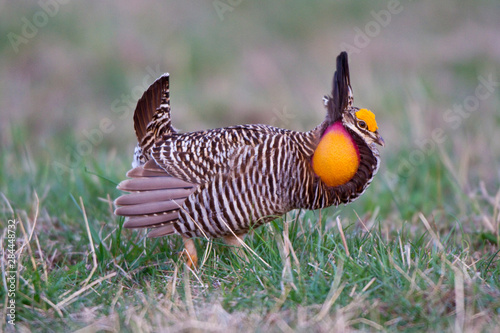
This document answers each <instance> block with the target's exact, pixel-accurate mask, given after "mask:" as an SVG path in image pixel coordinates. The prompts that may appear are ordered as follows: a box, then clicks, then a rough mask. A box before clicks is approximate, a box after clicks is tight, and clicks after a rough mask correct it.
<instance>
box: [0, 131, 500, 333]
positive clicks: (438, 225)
mask: <svg viewBox="0 0 500 333" xmlns="http://www.w3.org/2000/svg"><path fill="white" fill-rule="evenodd" d="M13 137H14V139H13V141H12V145H11V146H7V147H3V148H4V152H7V153H4V154H2V156H1V157H0V159H1V162H2V165H3V166H6V165H18V166H20V168H19V169H18V170H11V169H9V168H2V170H3V171H2V172H3V174H2V175H1V176H2V179H7V178H8V177H10V179H11V180H10V183H11V185H12V189H13V190H12V191H9V193H8V194H7V195H3V198H2V205H3V207H4V209H3V213H2V214H3V216H4V218H5V219H15V220H17V221H19V224H18V226H17V237H18V238H17V242H16V246H17V256H18V265H17V278H18V284H17V286H16V301H17V305H16V316H17V318H16V323H17V324H16V327H17V329H21V328H22V327H24V328H26V329H30V330H42V331H62V330H68V329H70V330H76V329H81V328H83V327H85V328H86V329H88V330H90V331H98V330H111V331H113V330H114V331H117V330H125V331H137V330H141V331H156V330H158V329H160V328H166V327H169V330H172V331H176V330H194V329H199V330H202V331H205V330H209V331H219V330H225V329H231V330H245V331H246V330H252V331H253V330H257V331H267V330H277V331H289V330H299V331H304V330H315V331H329V330H330V329H338V330H352V329H354V330H389V331H391V330H408V331H422V330H426V331H428V330H431V331H441V330H460V329H463V330H466V331H468V330H473V331H489V330H493V328H494V327H496V326H497V325H498V324H499V323H500V317H499V316H500V314H499V311H500V282H499V280H498V276H499V275H500V266H499V265H498V241H499V238H498V224H497V225H496V226H495V227H496V230H497V231H496V233H495V232H492V231H487V230H482V231H481V230H480V229H478V231H476V232H471V231H470V230H469V231H467V230H464V228H467V225H465V226H463V225H462V223H461V221H463V220H464V219H465V218H469V217H470V218H471V219H472V218H475V216H476V215H477V213H478V212H487V211H489V212H490V214H485V215H483V219H487V220H489V221H498V198H499V195H498V194H497V195H496V198H495V197H486V196H485V197H483V198H477V199H472V198H465V197H463V198H462V200H461V201H457V202H450V201H449V200H447V199H446V196H441V197H438V199H437V202H434V203H433V204H430V203H429V206H434V207H438V208H434V209H431V210H430V211H428V212H425V211H426V210H427V209H428V208H426V207H425V205H421V204H424V203H425V201H426V199H425V198H426V197H428V195H429V193H426V191H430V192H435V191H438V190H436V189H434V188H431V189H427V188H425V190H424V188H422V189H421V190H418V191H417V190H416V189H415V188H418V187H417V186H416V185H415V184H414V183H413V182H414V181H415V180H416V179H418V178H424V177H426V176H427V177H433V183H434V185H435V186H436V187H437V188H440V190H439V191H441V192H446V191H453V189H454V188H456V184H454V182H453V180H452V179H450V177H447V175H446V172H444V171H443V170H445V167H444V166H443V165H442V162H441V161H440V159H439V156H434V157H433V158H432V159H430V160H429V162H428V163H427V164H425V165H424V166H423V167H421V168H419V171H418V173H417V174H413V175H412V176H411V177H410V178H409V179H407V181H406V183H404V187H403V188H401V186H403V184H400V185H399V188H391V187H390V186H388V185H386V184H385V185H384V184H383V183H384V180H383V179H380V177H379V178H378V179H377V180H376V181H378V185H375V184H374V185H375V186H374V188H376V191H377V193H375V189H370V190H369V191H368V193H367V194H366V195H365V196H366V198H363V199H362V200H361V201H360V202H358V203H356V204H355V205H356V208H355V211H357V212H362V213H361V216H360V217H356V214H354V213H355V212H354V213H353V211H352V210H351V209H349V208H348V207H351V206H347V207H346V208H343V209H341V211H340V213H339V212H338V211H336V210H335V209H325V210H322V211H321V212H308V211H304V212H298V211H297V212H292V213H289V214H287V216H285V217H283V218H282V219H278V220H276V221H274V222H272V223H270V224H268V225H266V226H264V227H262V228H259V229H257V230H255V231H254V232H253V233H252V234H251V235H250V236H249V237H247V238H246V242H247V244H248V245H249V246H250V248H251V249H253V251H255V254H256V255H253V254H252V253H250V252H247V256H248V260H249V262H246V261H245V260H244V259H241V258H238V257H237V255H235V254H234V253H233V252H232V251H231V249H229V248H228V246H225V245H224V244H221V243H220V242H219V241H217V240H213V241H206V240H204V239H199V240H198V242H197V246H198V250H199V253H200V254H201V253H204V255H203V258H202V259H201V260H200V262H202V265H201V267H200V268H199V270H194V271H192V270H190V269H188V268H187V267H186V266H185V265H184V264H183V261H182V259H180V258H179V254H180V252H181V250H182V242H181V240H180V239H179V237H170V238H166V239H154V240H151V239H148V238H146V237H145V234H144V233H141V232H132V231H129V230H122V228H121V226H122V223H123V220H122V219H121V218H117V217H115V216H114V215H113V214H112V210H113V207H112V204H111V200H112V199H113V198H114V197H116V196H117V195H118V192H117V191H116V190H115V189H114V187H115V185H116V182H117V181H118V180H120V179H121V178H122V175H123V170H124V169H126V162H125V161H123V163H120V164H123V166H122V167H120V168H119V169H120V170H114V169H113V168H111V167H110V165H111V164H113V163H116V162H114V161H113V160H112V159H111V158H109V157H108V158H106V156H105V155H104V154H103V155H102V159H99V158H97V159H96V160H95V161H94V162H93V163H92V166H91V167H90V166H89V167H84V168H79V169H75V170H73V173H74V175H73V177H67V178H66V180H65V181H64V182H58V181H57V176H56V174H55V172H54V169H53V168H52V167H51V166H50V164H48V163H42V162H40V161H42V160H41V159H35V158H33V157H32V153H31V152H30V151H29V150H27V149H24V150H23V149H22V148H23V147H22V143H23V142H24V138H23V135H22V133H18V134H14V135H13ZM25 148H26V147H25ZM15 152H23V153H21V154H17V153H15ZM45 162H47V161H45ZM122 168H123V170H121V169H122ZM28 169H29V170H34V171H35V172H32V173H26V170H28ZM7 170H8V173H7ZM23 174H24V175H27V176H26V177H21V175H23ZM68 179H69V181H68ZM35 184H37V185H35ZM407 187H413V188H414V190H413V192H412V201H413V202H414V204H415V206H417V205H418V206H422V210H421V211H417V210H415V208H414V207H400V206H399V203H398V195H397V193H400V192H401V191H403V190H404V189H405V188H407ZM61 193H67V195H65V196H62V195H60V194H61ZM375 195H376V196H377V198H378V199H377V200H375V199H376V198H375V197H374V196H375ZM401 200H403V199H401ZM16 202H25V203H26V205H25V206H19V205H18V204H14V203H16ZM493 204H495V205H497V206H493ZM450 205H454V206H450ZM462 205H465V206H466V207H467V208H466V213H465V214H466V215H462V216H461V215H457V216H453V215H452V214H451V213H450V212H452V211H459V209H458V207H457V206H462ZM11 206H14V207H16V209H14V210H12V211H10V212H9V210H10V207H11ZM439 207H440V208H439ZM495 207H496V208H495ZM423 212H425V213H423ZM335 216H337V218H338V217H339V216H342V222H343V223H342V224H340V226H341V227H340V228H339V225H338V224H337V222H336V217H335ZM384 216H385V217H384ZM391 219H394V220H393V221H391ZM339 221H340V220H339ZM491 223H495V222H491ZM496 223H498V222H496ZM395 225H399V227H395ZM483 229H485V228H483ZM340 231H341V232H340ZM344 235H345V236H344ZM3 240H4V242H5V240H6V238H3ZM4 244H5V243H4ZM0 296H1V297H2V298H3V299H6V297H5V296H6V294H5V291H4V290H2V294H0ZM3 325H5V322H4V323H3Z"/></svg>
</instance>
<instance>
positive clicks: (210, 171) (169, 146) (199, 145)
mask: <svg viewBox="0 0 500 333" xmlns="http://www.w3.org/2000/svg"><path fill="white" fill-rule="evenodd" d="M280 135H281V134H279V132H276V131H275V129H274V128H272V127H270V126H263V125H244V126H235V127H229V128H223V129H214V130H207V131H200V132H191V133H174V134H171V135H168V136H166V137H164V138H163V140H161V141H159V142H157V143H156V144H155V145H154V146H153V147H152V149H151V156H152V157H153V159H154V160H155V161H156V163H157V164H158V165H159V166H160V167H161V168H163V169H164V170H165V171H166V172H168V173H169V174H170V175H172V176H174V177H177V178H179V179H182V180H184V181H187V182H190V183H194V184H203V183H205V182H210V181H211V180H212V179H214V177H216V176H217V175H222V174H226V173H228V172H229V171H230V169H231V165H233V164H234V163H235V161H233V160H234V158H236V157H237V156H240V153H239V152H240V151H241V149H245V147H255V146H257V145H260V144H262V143H263V142H265V141H267V140H271V139H273V138H275V137H278V136H280Z"/></svg>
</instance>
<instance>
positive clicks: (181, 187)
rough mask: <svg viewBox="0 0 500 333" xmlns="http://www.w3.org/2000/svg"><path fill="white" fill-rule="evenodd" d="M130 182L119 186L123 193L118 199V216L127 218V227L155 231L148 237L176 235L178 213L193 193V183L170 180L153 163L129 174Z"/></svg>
mask: <svg viewBox="0 0 500 333" xmlns="http://www.w3.org/2000/svg"><path fill="white" fill-rule="evenodd" d="M127 176H128V177H130V178H131V179H127V180H125V181H123V182H121V183H120V185H118V189H119V190H122V191H126V192H131V193H130V194H124V195H122V196H120V197H119V198H117V199H116V200H115V206H116V207H117V208H116V210H115V214H116V215H120V216H125V217H126V220H125V223H124V224H123V226H124V227H125V228H153V230H152V231H150V232H149V234H148V236H149V237H160V236H165V235H170V234H173V233H175V228H174V223H175V222H178V221H179V210H180V209H181V207H182V205H183V204H184V201H185V200H186V198H187V197H188V196H189V195H190V194H191V193H193V191H194V188H193V184H190V183H187V182H185V181H182V180H180V179H177V178H174V177H171V176H170V175H168V174H167V173H166V172H165V171H164V170H163V169H161V168H160V167H159V166H158V165H156V163H155V162H154V161H152V160H151V161H149V162H147V163H146V164H144V165H141V166H139V167H136V168H134V169H132V170H130V171H129V172H128V173H127Z"/></svg>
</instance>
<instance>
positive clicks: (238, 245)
mask: <svg viewBox="0 0 500 333" xmlns="http://www.w3.org/2000/svg"><path fill="white" fill-rule="evenodd" d="M245 235H246V233H244V234H239V235H228V236H224V242H225V243H226V244H227V245H229V246H231V247H232V250H233V252H234V253H235V254H236V255H237V256H238V257H240V258H243V259H245V261H246V262H248V257H247V255H246V254H245V251H244V249H243V244H242V242H243V238H245Z"/></svg>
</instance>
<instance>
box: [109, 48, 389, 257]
mask: <svg viewBox="0 0 500 333" xmlns="http://www.w3.org/2000/svg"><path fill="white" fill-rule="evenodd" d="M352 101H353V96H352V89H351V86H350V78H349V67H348V62H347V53H345V52H342V53H341V54H340V55H339V56H338V57H337V70H336V72H335V75H334V78H333V89H332V95H331V96H325V97H324V105H325V107H326V110H327V114H326V118H325V120H324V121H323V122H322V123H321V124H320V125H318V126H317V127H316V128H314V129H313V130H311V131H309V132H297V131H291V130H287V129H282V128H276V127H272V126H267V125H241V126H232V127H226V128H218V129H211V130H206V131H199V132H191V133H179V132H178V131H177V130H176V129H175V128H174V127H172V124H171V120H170V98H169V75H168V74H164V75H162V76H161V77H160V78H159V79H157V80H156V82H154V83H153V84H152V85H151V86H150V87H149V88H148V90H147V91H146V92H145V93H144V95H143V96H142V97H141V99H140V100H139V102H138V103H137V107H136V110H135V114H134V127H135V132H136V135H137V139H138V142H139V143H138V145H137V147H136V149H135V154H134V161H133V163H132V167H133V169H132V170H130V171H129V172H128V173H127V176H128V177H130V178H131V179H128V180H125V181H123V182H121V183H120V184H119V185H118V189H120V190H123V191H127V192H131V193H130V194H125V195H122V196H120V197H119V198H118V199H116V201H115V205H116V206H117V209H116V211H115V214H116V215H121V216H125V217H126V221H125V224H124V227H125V228H151V229H152V230H151V231H150V232H149V234H148V236H149V237H159V236H164V235H170V234H180V235H182V236H183V239H184V245H185V250H186V252H187V254H188V264H189V265H191V264H193V263H194V264H195V265H196V263H197V254H196V249H195V247H194V243H193V240H192V237H208V238H218V237H223V238H224V240H225V241H226V243H228V244H231V245H239V244H240V239H241V238H242V237H243V236H244V235H245V234H246V233H247V232H248V230H249V229H251V228H256V227H258V226H260V225H262V224H264V223H267V222H270V221H272V220H273V219H275V218H276V217H278V216H280V215H283V214H285V213H286V212H288V211H290V210H292V209H297V208H304V209H319V208H323V207H328V206H331V205H338V204H341V203H344V204H345V203H349V202H351V201H353V200H355V199H356V198H357V197H359V196H360V195H361V194H362V193H363V192H364V191H365V189H366V187H367V186H368V185H369V184H370V182H371V180H372V178H373V176H374V175H375V174H376V173H377V170H378V167H379V163H380V159H379V152H378V150H377V146H376V144H379V145H382V146H383V145H384V141H383V139H382V137H381V136H380V135H379V133H378V131H377V123H376V121H375V115H374V114H373V113H372V112H371V111H369V110H367V109H359V108H356V107H353V106H352ZM238 238H240V239H238Z"/></svg>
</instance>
